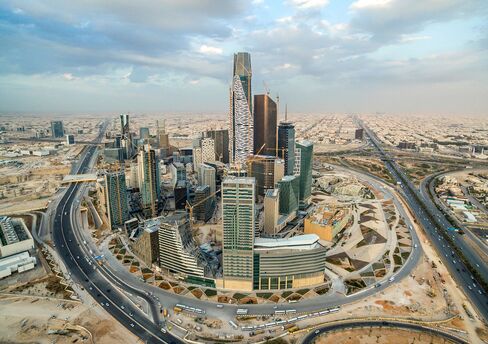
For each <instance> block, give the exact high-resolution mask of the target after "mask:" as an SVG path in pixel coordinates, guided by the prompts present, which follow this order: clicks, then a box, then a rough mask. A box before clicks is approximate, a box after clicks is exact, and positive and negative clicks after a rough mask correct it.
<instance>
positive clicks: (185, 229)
mask: <svg viewBox="0 0 488 344" xmlns="http://www.w3.org/2000/svg"><path fill="white" fill-rule="evenodd" d="M158 236H159V266H160V267H161V268H163V269H165V270H167V271H169V272H172V273H179V274H184V275H192V276H200V277H203V276H204V271H205V266H204V263H203V261H204V259H203V258H202V254H201V252H200V249H199V248H198V246H197V245H196V244H195V242H194V240H193V236H192V234H191V230H190V224H189V221H188V218H187V215H186V212H176V213H175V214H173V215H170V216H167V217H165V218H164V219H162V220H161V224H160V226H159V232H158Z"/></svg>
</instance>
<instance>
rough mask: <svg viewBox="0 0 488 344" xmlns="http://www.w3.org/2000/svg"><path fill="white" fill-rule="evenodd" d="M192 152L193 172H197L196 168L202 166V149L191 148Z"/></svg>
mask: <svg viewBox="0 0 488 344" xmlns="http://www.w3.org/2000/svg"><path fill="white" fill-rule="evenodd" d="M192 151H193V152H192V158H193V170H194V171H198V166H200V165H201V164H202V148H201V147H193V149H192Z"/></svg>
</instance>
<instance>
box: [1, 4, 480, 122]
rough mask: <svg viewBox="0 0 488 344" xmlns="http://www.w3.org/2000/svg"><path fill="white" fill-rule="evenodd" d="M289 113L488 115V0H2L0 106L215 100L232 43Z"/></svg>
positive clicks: (122, 107) (20, 109) (115, 109)
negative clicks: (246, 55) (244, 55)
mask: <svg viewBox="0 0 488 344" xmlns="http://www.w3.org/2000/svg"><path fill="white" fill-rule="evenodd" d="M238 51H248V52H250V53H251V59H252V70H253V84H252V88H253V93H254V94H262V93H264V92H265V89H269V90H270V95H271V96H272V97H274V98H275V97H276V96H277V95H279V98H280V104H281V105H280V108H281V109H283V108H284V106H282V105H283V104H284V103H286V104H287V105H288V109H289V111H290V112H291V113H317V114H320V113H371V112H385V113H392V114H426V115H428V114H454V115H465V114H467V115H470V114H474V115H482V116H485V115H486V116H487V117H488V1H487V0H352V1H351V0H283V1H277V0H246V1H244V0H239V1H234V0H174V1H168V0H159V1H154V0H138V1H133V0H118V1H115V0H103V1H100V0H77V1H66V0H22V1H20V0H2V1H1V2H0V113H39V114H41V113H53V114H77V113H119V112H132V113H141V114H143V113H161V114H163V113H171V112H174V113H182V112H187V113H221V114H225V113H226V112H227V111H228V107H229V91H228V88H229V84H230V82H231V79H232V63H233V54H234V53H235V52H238Z"/></svg>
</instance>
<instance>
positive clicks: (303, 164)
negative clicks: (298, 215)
mask: <svg viewBox="0 0 488 344" xmlns="http://www.w3.org/2000/svg"><path fill="white" fill-rule="evenodd" d="M296 149H297V150H299V151H300V174H299V177H300V206H302V207H303V206H304V205H305V204H306V203H307V202H308V200H309V199H310V197H311V196H312V166H313V143H312V142H310V141H307V140H304V141H301V142H297V143H296Z"/></svg>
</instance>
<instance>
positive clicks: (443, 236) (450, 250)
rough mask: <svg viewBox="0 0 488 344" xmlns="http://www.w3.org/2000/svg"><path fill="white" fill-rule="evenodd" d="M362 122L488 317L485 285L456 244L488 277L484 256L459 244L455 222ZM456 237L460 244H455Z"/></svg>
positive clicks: (464, 286)
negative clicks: (450, 219) (453, 222)
mask: <svg viewBox="0 0 488 344" xmlns="http://www.w3.org/2000/svg"><path fill="white" fill-rule="evenodd" d="M359 124H360V125H361V126H362V127H363V128H364V130H365V132H366V134H367V135H368V137H369V139H370V141H371V143H372V144H373V146H374V147H375V148H376V149H377V150H378V151H379V153H380V156H381V157H382V160H383V161H384V163H385V165H386V167H387V169H388V171H389V172H390V174H391V175H392V176H393V178H394V179H395V180H396V181H397V182H398V183H400V185H401V188H402V190H403V194H404V196H405V200H406V201H407V202H408V204H409V206H410V208H411V209H412V211H413V212H414V214H415V216H416V218H417V220H418V221H419V222H420V224H421V225H422V227H423V228H424V229H425V232H426V234H427V236H428V238H429V240H430V241H431V243H432V244H433V246H434V247H435V249H436V250H437V252H438V253H439V256H440V257H441V259H442V261H443V262H444V264H445V265H446V267H447V269H448V271H449V273H450V274H451V276H452V277H453V278H454V280H455V281H456V283H457V285H458V286H459V287H460V288H461V289H462V290H463V291H464V294H465V295H466V296H467V297H468V299H469V300H470V301H471V303H472V305H473V306H474V307H475V308H476V309H477V311H478V313H479V315H480V316H481V317H482V318H484V320H485V321H486V320H488V298H487V295H486V291H485V290H483V289H482V287H481V285H480V284H479V283H478V281H476V280H475V278H474V276H472V274H471V273H470V272H469V269H468V267H467V266H466V265H465V264H464V263H463V261H462V259H461V257H459V255H458V254H457V252H456V248H458V249H460V250H461V251H462V252H463V254H464V255H465V256H467V259H469V260H470V262H471V264H472V265H473V266H475V267H476V268H477V269H479V270H478V271H479V272H480V274H481V275H482V276H485V278H486V277H488V274H487V273H486V271H487V270H486V269H487V267H486V266H485V264H484V263H482V262H481V261H480V257H479V256H477V255H476V254H474V253H473V252H472V249H471V248H470V247H465V246H467V245H462V244H459V240H457V239H456V235H458V234H456V233H450V232H448V231H447V228H449V227H450V226H451V224H450V223H449V221H447V219H446V218H445V216H444V214H443V213H442V212H440V211H439V210H438V209H437V207H436V206H435V205H434V204H433V203H432V201H431V200H430V199H426V198H424V197H423V196H422V195H421V194H420V192H419V190H418V189H417V188H416V187H415V186H414V185H413V183H412V182H411V181H410V179H409V178H408V177H407V175H406V174H405V172H404V171H403V170H402V169H401V168H400V167H399V166H398V164H396V163H395V161H394V159H392V158H391V156H390V155H389V154H388V153H387V152H385V151H384V150H383V148H382V145H381V142H380V141H379V139H378V138H377V137H376V135H375V134H374V133H373V132H372V131H371V130H370V129H369V128H368V127H367V126H365V125H364V124H363V123H362V122H361V121H359ZM448 236H450V238H451V239H452V242H454V244H455V245H458V244H459V246H457V247H454V246H453V245H452V244H451V241H450V240H447V238H449V237H448Z"/></svg>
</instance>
